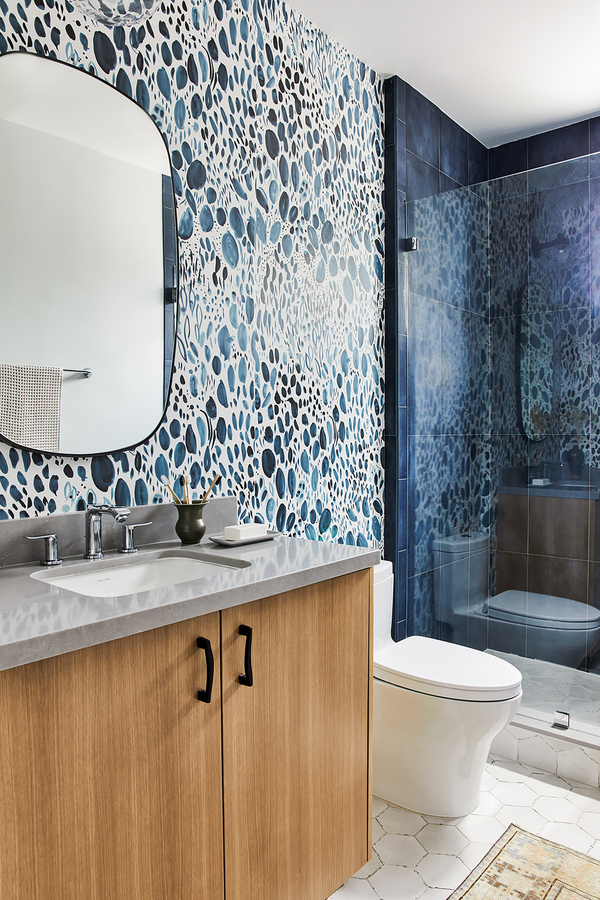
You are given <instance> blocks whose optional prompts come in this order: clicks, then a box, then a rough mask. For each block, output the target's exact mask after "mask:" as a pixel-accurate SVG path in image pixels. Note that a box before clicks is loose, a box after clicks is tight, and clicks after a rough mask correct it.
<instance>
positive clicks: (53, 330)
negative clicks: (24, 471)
mask: <svg viewBox="0 0 600 900" xmlns="http://www.w3.org/2000/svg"><path fill="white" fill-rule="evenodd" d="M0 142H1V146H2V165H1V166H0V196H2V209H1V212H0V285H1V293H0V298H1V299H0V303H1V310H2V323H3V327H2V329H1V332H0V401H1V402H0V408H1V415H0V434H1V435H2V436H3V438H4V439H5V440H7V441H8V442H9V443H14V444H17V445H19V446H24V447H27V448H28V449H32V450H41V451H44V450H45V451H56V452H60V453H61V454H62V453H64V454H68V455H93V454H99V453H108V452H114V451H115V450H119V449H124V448H126V447H130V446H132V445H135V444H138V443H140V442H141V441H143V440H144V439H145V438H146V437H148V436H149V435H150V434H151V433H152V432H153V431H154V430H155V428H156V427H157V425H158V423H159V421H160V420H161V418H162V415H163V412H164V408H165V404H166V400H167V394H168V389H169V382H170V377H171V368H172V359H173V346H174V335H175V321H176V310H177V304H176V293H175V287H176V284H175V273H176V264H177V260H176V233H175V215H174V202H173V190H172V183H171V169H170V162H169V156H168V152H167V149H166V146H165V143H164V141H163V139H162V137H161V135H160V132H159V131H158V129H157V127H156V126H155V124H154V123H153V121H152V120H151V118H150V117H149V116H148V115H147V114H146V113H145V112H144V111H143V110H142V109H141V108H140V107H138V106H137V105H136V104H135V103H133V102H132V101H131V100H129V99H128V98H127V97H125V96H124V95H122V94H120V93H119V92H118V91H117V90H115V89H114V88H112V87H110V86H109V85H107V84H105V83H104V82H102V81H100V80H98V79H96V78H94V77H92V76H90V75H88V74H87V73H86V72H84V71H81V70H79V69H75V68H73V67H72V66H68V65H65V64H61V63H57V62H54V61H52V60H48V59H44V58H42V57H37V56H34V55H31V54H27V53H12V54H7V55H5V56H3V57H2V58H1V59H0Z"/></svg>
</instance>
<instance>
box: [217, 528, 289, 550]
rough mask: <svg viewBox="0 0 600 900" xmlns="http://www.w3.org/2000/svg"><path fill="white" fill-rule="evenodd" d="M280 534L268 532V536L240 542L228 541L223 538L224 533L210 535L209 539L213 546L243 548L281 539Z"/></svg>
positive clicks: (250, 538)
mask: <svg viewBox="0 0 600 900" xmlns="http://www.w3.org/2000/svg"><path fill="white" fill-rule="evenodd" d="M280 533H281V532H279V531H268V532H267V533H266V534H261V535H260V537H248V538H242V539H241V540H239V541H228V540H227V538H226V537H224V536H223V532H221V533H220V534H209V535H207V537H208V539H209V541H212V542H213V544H219V545H220V546H221V547H241V546H242V545H243V544H259V543H261V542H262V541H272V540H273V538H274V537H279V535H280Z"/></svg>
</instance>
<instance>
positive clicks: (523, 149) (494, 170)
mask: <svg viewBox="0 0 600 900" xmlns="http://www.w3.org/2000/svg"><path fill="white" fill-rule="evenodd" d="M598 150H600V116H596V117H595V118H593V119H585V120H584V121H583V122H575V123H574V124H573V125H565V126H563V127H562V128H554V129H552V131H544V132H542V133H541V134H534V135H532V136H531V137H528V138H521V140H518V141H510V142H509V143H507V144H501V145H500V146H499V147H492V148H491V149H490V150H489V177H490V178H502V177H504V176H505V175H514V174H515V173H516V172H526V171H528V170H530V169H537V168H539V167H540V166H549V165H552V164H553V163H558V162H564V161H565V160H568V159H576V158H577V157H578V156H586V155H587V154H588V153H597V152H598ZM482 180H483V179H482ZM472 183H473V182H472Z"/></svg>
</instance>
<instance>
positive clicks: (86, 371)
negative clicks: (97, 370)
mask: <svg viewBox="0 0 600 900" xmlns="http://www.w3.org/2000/svg"><path fill="white" fill-rule="evenodd" d="M63 372H75V373H76V374H77V375H85V377H86V378H91V377H92V370H91V369H63Z"/></svg>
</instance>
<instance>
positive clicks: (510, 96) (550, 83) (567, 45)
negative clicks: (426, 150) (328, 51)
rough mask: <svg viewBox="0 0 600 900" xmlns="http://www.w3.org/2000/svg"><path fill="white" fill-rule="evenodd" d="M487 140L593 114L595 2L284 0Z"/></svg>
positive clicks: (598, 103) (597, 43) (599, 108)
mask: <svg viewBox="0 0 600 900" xmlns="http://www.w3.org/2000/svg"><path fill="white" fill-rule="evenodd" d="M289 5H290V6H292V7H293V8H294V9H296V10H297V11H298V12H300V13H302V14H303V15H305V16H306V17H307V18H308V19H310V20H311V21H312V22H313V24H315V25H317V26H318V27H319V28H320V29H321V30H322V31H324V32H326V33H327V34H328V35H330V37H332V38H334V40H336V41H338V42H339V43H340V44H342V45H343V46H344V47H346V48H347V49H348V50H350V51H351V52H352V53H354V54H355V55H356V56H358V57H359V59H361V60H363V61H364V62H365V63H367V64H368V65H369V66H371V68H373V69H375V70H376V71H377V72H379V73H380V74H382V75H399V76H400V77H401V78H403V79H404V80H405V81H407V82H408V83H409V84H411V85H412V86H413V87H414V88H416V89H417V90H418V91H420V92H421V93H422V94H424V95H425V96H426V97H428V98H429V99H430V100H432V101H433V102H434V103H435V104H436V105H437V106H439V107H440V108H441V109H442V110H443V111H444V112H445V113H447V114H448V115H449V116H450V117H451V118H452V119H454V120H455V121H456V122H458V123H459V124H460V125H462V127H463V128H465V129H466V130H467V131H469V132H470V133H471V134H473V135H474V136H475V137H476V138H478V139H479V140H480V141H481V142H482V143H483V144H485V145H486V147H495V146H497V145H498V144H503V143H505V142H506V141H512V140H516V139H517V138H521V137H527V136H529V135H532V134H538V133H539V132H542V131H547V130H549V129H551V128H558V127H560V126H561V125H568V124H570V123H572V122H577V121H580V120H581V119H587V118H588V117H590V116H594V115H598V114H600V0H366V2H365V0H289Z"/></svg>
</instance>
